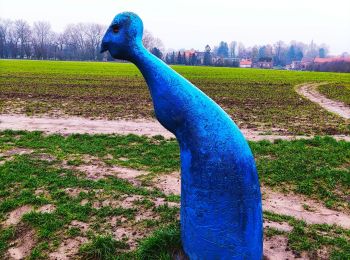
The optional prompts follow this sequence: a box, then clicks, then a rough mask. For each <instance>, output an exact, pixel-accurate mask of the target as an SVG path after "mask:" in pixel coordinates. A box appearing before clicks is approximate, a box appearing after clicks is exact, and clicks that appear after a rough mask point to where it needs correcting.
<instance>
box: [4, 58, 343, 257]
mask: <svg viewBox="0 0 350 260" xmlns="http://www.w3.org/2000/svg"><path fill="white" fill-rule="evenodd" d="M173 68H174V69H175V70H176V71H178V72H179V73H180V74H182V75H183V76H185V77H186V78H188V79H189V80H190V81H191V82H192V83H194V84H195V85H196V86H198V87H199V88H200V89H202V90H203V91H204V92H205V93H207V94H208V95H209V96H210V97H212V98H213V99H214V100H215V101H216V102H218V103H219V104H220V105H221V106H222V107H223V108H224V109H225V110H226V111H227V112H228V113H229V114H230V116H231V117H232V118H233V119H234V120H235V122H236V123H237V124H238V125H239V126H240V127H241V128H244V129H251V130H259V131H261V133H262V136H268V135H269V134H274V135H278V136H281V137H283V136H284V135H303V136H304V137H305V136H309V139H301V140H279V139H278V140H275V139H274V141H268V140H263V141H250V142H249V145H250V147H251V149H252V151H253V154H254V157H255V160H256V163H257V169H258V173H259V179H260V182H261V186H262V193H263V210H264V244H265V249H264V254H265V255H266V256H271V257H273V256H276V255H278V254H279V253H281V252H282V253H283V257H284V258H288V259H294V258H303V259H307V258H309V259H348V258H350V200H349V198H350V189H349V187H350V167H349V165H350V142H347V141H345V140H335V139H334V138H332V137H331V136H325V135H336V134H337V135H339V134H343V135H346V136H347V137H348V136H349V134H350V127H349V120H347V119H344V118H342V117H340V116H338V115H336V114H332V113H330V112H328V111H326V110H325V109H322V108H321V107H320V106H319V105H317V104H315V103H313V102H311V101H309V100H308V99H307V98H304V97H302V96H300V95H299V94H298V93H297V92H296V88H297V87H298V86H299V85H301V84H305V83H325V84H323V85H320V86H318V87H317V89H318V91H319V92H320V93H322V94H323V95H325V96H326V97H328V98H330V99H334V100H339V101H342V102H344V103H346V104H349V100H350V93H349V86H350V74H337V73H314V72H294V71H272V70H255V69H233V68H212V67H190V66H174V67H173ZM0 113H2V114H12V115H13V114H20V115H23V114H26V115H28V116H34V117H38V116H45V117H55V118H62V119H64V118H66V119H67V120H69V118H71V116H75V117H82V118H91V119H95V120H94V122H95V121H98V120H96V119H109V120H118V119H128V120H130V121H132V122H136V121H133V120H135V119H153V118H154V115H153V107H152V102H151V99H150V96H149V92H148V89H147V86H146V84H145V82H144V80H143V78H142V75H141V74H140V73H139V72H138V70H137V69H136V67H135V66H133V65H131V64H127V63H93V62H56V61H11V60H7V61H5V60H0ZM115 122H117V121H115ZM123 122H124V121H123ZM142 122H143V121H142ZM0 123H1V122H0ZM144 123H145V122H144ZM146 123H147V122H146ZM146 123H145V124H146ZM141 133H142V132H141ZM315 135H319V136H315ZM180 200H181V197H180V159H179V147H178V144H177V142H176V140H175V139H171V138H169V139H165V138H164V137H163V136H161V135H156V136H153V137H151V136H141V135H125V134H124V135H119V134H118V133H116V134H76V133H74V132H71V133H69V131H68V130H67V132H65V134H64V135H62V134H58V133H56V134H52V132H50V133H42V132H38V131H34V132H30V131H13V130H6V131H0V258H1V259H2V258H4V257H5V258H6V257H9V256H17V257H18V256H25V257H27V258H28V259H48V258H50V259H65V258H64V257H67V258H68V259H171V258H172V257H181V256H182V254H183V252H182V251H181V239H180V230H179V208H180Z"/></svg>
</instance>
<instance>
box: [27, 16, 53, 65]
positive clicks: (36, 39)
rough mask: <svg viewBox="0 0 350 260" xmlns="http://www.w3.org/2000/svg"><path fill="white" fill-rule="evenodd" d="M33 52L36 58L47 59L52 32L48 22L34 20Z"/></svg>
mask: <svg viewBox="0 0 350 260" xmlns="http://www.w3.org/2000/svg"><path fill="white" fill-rule="evenodd" d="M32 35H33V47H34V54H35V56H36V58H38V59H47V58H48V52H49V47H50V45H51V40H52V38H53V37H52V36H53V32H52V31H51V25H50V23H48V22H35V23H34V26H33V34H32Z"/></svg>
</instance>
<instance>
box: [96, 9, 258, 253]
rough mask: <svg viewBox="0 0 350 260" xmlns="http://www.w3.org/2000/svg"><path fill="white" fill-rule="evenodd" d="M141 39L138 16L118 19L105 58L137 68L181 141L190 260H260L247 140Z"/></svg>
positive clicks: (254, 176)
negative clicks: (150, 50) (122, 61)
mask: <svg viewBox="0 0 350 260" xmlns="http://www.w3.org/2000/svg"><path fill="white" fill-rule="evenodd" d="M142 32H143V25H142V21H141V19H140V18H139V17H138V16H137V15H136V14H134V13H121V14H119V15H117V16H116V17H115V18H114V20H113V21H112V24H111V26H110V27H109V29H108V30H107V32H106V34H105V36H104V38H103V42H102V47H101V51H102V52H103V51H107V50H108V51H109V52H110V53H111V55H112V56H113V57H114V58H117V59H125V60H129V61H131V62H133V63H134V64H135V65H136V66H137V67H138V68H139V69H140V71H141V73H142V75H143V76H144V78H145V80H146V82H147V84H148V87H149V90H150V93H151V96H152V100H153V104H154V109H155V114H156V117H157V119H158V120H159V122H160V123H161V124H162V125H163V126H164V127H165V128H166V129H168V130H169V131H170V132H172V133H174V134H175V136H176V138H177V140H178V142H179V145H180V152H181V234H182V243H183V248H184V251H185V252H186V254H187V255H188V256H189V257H190V259H261V258H262V239H263V227H262V205H261V193H260V186H259V180H258V175H257V171H256V166H255V161H254V158H253V155H252V153H251V150H250V148H249V146H248V144H247V142H246V140H245V138H244V137H243V135H242V133H241V132H240V130H239V129H238V127H237V126H236V124H235V123H234V122H233V121H232V120H231V118H230V117H229V116H228V115H227V114H226V113H225V112H224V111H223V110H222V109H221V108H220V107H219V106H218V105H217V104H216V103H215V102H214V101H213V100H212V99H210V98H209V97H208V96H206V95H205V94H204V93H203V92H202V91H201V90H199V89H198V88H197V87H195V86H194V85H193V84H191V83H190V82H189V81H187V80H186V79H185V78H183V77H182V76H181V75H179V74H178V73H176V72H175V71H174V70H172V69H171V68H170V67H169V66H167V65H166V64H165V63H163V62H162V61H161V60H159V59H158V58H156V57H155V56H154V55H152V54H151V53H149V52H148V51H147V50H146V49H145V48H144V47H143V45H142Z"/></svg>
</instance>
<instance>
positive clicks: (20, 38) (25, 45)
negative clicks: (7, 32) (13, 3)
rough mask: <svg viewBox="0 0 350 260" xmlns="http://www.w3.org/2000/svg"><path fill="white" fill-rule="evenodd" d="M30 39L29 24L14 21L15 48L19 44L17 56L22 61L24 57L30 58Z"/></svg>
mask: <svg viewBox="0 0 350 260" xmlns="http://www.w3.org/2000/svg"><path fill="white" fill-rule="evenodd" d="M30 37H31V29H30V26H29V24H28V23H27V22H26V21H23V20H16V21H15V23H14V40H15V45H16V47H17V46H18V44H19V56H20V58H21V59H23V57H24V56H26V57H27V58H28V57H30V55H31V51H30Z"/></svg>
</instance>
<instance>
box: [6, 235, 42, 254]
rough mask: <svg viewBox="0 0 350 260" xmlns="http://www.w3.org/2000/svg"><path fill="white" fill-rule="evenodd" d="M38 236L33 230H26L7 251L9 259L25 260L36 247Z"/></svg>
mask: <svg viewBox="0 0 350 260" xmlns="http://www.w3.org/2000/svg"><path fill="white" fill-rule="evenodd" d="M35 243H36V236H35V231H34V230H33V229H24V230H23V231H22V232H21V234H20V235H19V236H18V239H16V241H15V242H13V243H12V245H11V247H10V248H9V249H8V251H7V256H8V258H9V259H25V258H26V257H27V256H28V255H29V254H30V252H31V250H32V248H33V247H34V246H35Z"/></svg>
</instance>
